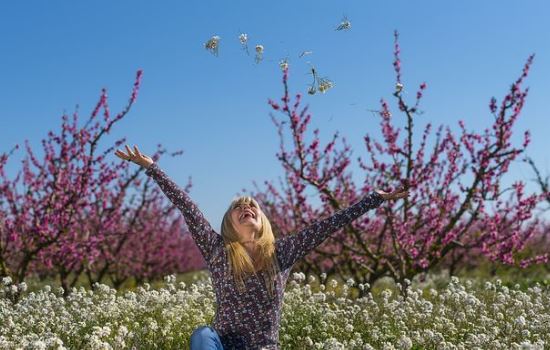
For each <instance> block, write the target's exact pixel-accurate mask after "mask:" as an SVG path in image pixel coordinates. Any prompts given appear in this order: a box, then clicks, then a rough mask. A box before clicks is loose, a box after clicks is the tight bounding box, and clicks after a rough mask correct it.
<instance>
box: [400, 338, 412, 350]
mask: <svg viewBox="0 0 550 350" xmlns="http://www.w3.org/2000/svg"><path fill="white" fill-rule="evenodd" d="M412 346H413V344H412V340H411V338H409V337H407V336H406V335H402V336H401V338H399V341H398V347H399V349H403V350H409V349H411V348H412Z"/></svg>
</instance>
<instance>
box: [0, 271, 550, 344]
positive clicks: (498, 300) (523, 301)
mask: <svg viewBox="0 0 550 350" xmlns="http://www.w3.org/2000/svg"><path fill="white" fill-rule="evenodd" d="M201 276H203V277H202V278H199V279H197V280H196V281H195V282H194V283H185V282H176V277H175V276H174V275H171V276H167V277H166V278H165V283H164V284H163V285H162V286H161V287H160V288H158V289H157V288H152V287H151V286H150V285H149V284H145V285H144V286H142V287H138V288H137V289H135V290H134V291H126V292H124V293H120V292H119V293H117V291H116V290H115V289H112V288H110V287H109V286H107V285H103V284H97V285H96V286H95V289H94V290H93V291H91V290H86V289H84V288H79V289H77V288H74V289H73V290H72V293H70V294H69V296H68V297H66V298H63V290H61V288H59V287H56V288H53V289H52V288H51V287H49V286H44V287H43V288H41V289H40V290H38V291H32V292H28V291H26V285H25V284H24V283H23V284H19V285H14V284H12V283H11V281H10V279H9V278H4V279H3V280H2V291H1V294H0V320H1V321H0V348H2V349H185V348H188V347H189V337H190V335H191V332H192V331H193V330H194V329H195V328H196V327H197V326H199V325H202V324H208V323H210V322H211V320H212V318H213V316H214V311H215V304H214V300H215V296H214V292H213V289H212V285H211V281H210V279H209V277H208V275H206V274H202V275H201ZM324 277H325V276H323V275H321V278H322V279H321V280H320V281H319V279H317V278H315V277H314V276H313V275H310V276H309V277H308V278H307V279H306V276H305V275H304V274H303V273H294V274H293V276H292V278H291V280H289V283H288V286H287V292H286V294H285V303H284V305H283V318H282V321H281V329H280V335H279V337H280V342H281V344H282V349H544V348H545V347H546V346H547V344H550V291H549V289H548V287H547V286H542V285H540V284H535V285H534V286H531V287H527V288H522V289H520V286H519V285H516V286H514V287H507V286H505V285H504V284H503V283H502V282H501V281H500V280H498V279H497V280H495V281H494V282H479V280H465V281H462V280H459V279H458V278H457V277H452V278H451V279H450V281H448V282H449V283H448V284H447V285H446V286H445V287H443V288H434V286H435V284H434V279H435V277H433V276H431V277H430V276H429V278H428V280H427V281H425V282H423V283H422V284H420V283H419V282H417V281H413V282H408V281H407V283H411V285H409V287H408V289H407V290H408V292H407V293H406V297H403V296H402V295H401V293H399V288H401V286H399V285H397V286H393V287H392V288H390V287H387V288H386V287H384V288H383V289H382V290H381V291H380V290H379V291H375V288H372V289H373V293H368V294H367V296H366V297H363V298H354V297H353V296H352V294H353V293H352V290H354V289H355V288H359V289H361V288H369V287H370V286H364V285H358V286H357V285H355V283H354V281H353V280H348V281H346V282H345V283H338V282H337V281H336V280H330V281H325V280H324V279H323V278H324ZM14 293H23V295H22V297H21V299H20V300H19V301H18V302H17V303H13V302H12V301H11V300H12V299H11V298H12V296H13V294H14Z"/></svg>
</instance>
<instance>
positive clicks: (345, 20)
mask: <svg viewBox="0 0 550 350" xmlns="http://www.w3.org/2000/svg"><path fill="white" fill-rule="evenodd" d="M350 28H351V22H350V21H349V20H348V18H347V17H346V16H344V18H342V22H340V24H339V25H338V27H336V30H348V29H350Z"/></svg>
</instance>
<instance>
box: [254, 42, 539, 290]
mask: <svg viewBox="0 0 550 350" xmlns="http://www.w3.org/2000/svg"><path fill="white" fill-rule="evenodd" d="M394 47H395V50H394V62H393V65H394V70H395V73H396V85H395V86H396V88H395V91H394V93H393V97H394V98H395V101H396V105H397V109H398V111H399V112H400V113H402V115H403V118H404V132H402V131H403V130H402V129H401V128H399V127H397V126H396V125H395V124H396V123H395V118H396V116H394V113H393V112H392V109H391V108H390V104H389V103H388V101H386V100H385V99H381V101H380V104H381V108H380V110H379V111H378V113H377V114H378V116H379V117H380V130H381V136H382V138H381V140H380V141H378V140H376V139H375V138H373V137H372V135H370V134H368V133H367V134H366V135H365V136H364V142H365V148H366V154H365V155H363V156H361V157H359V158H358V159H357V160H358V165H359V167H360V168H361V169H362V170H364V180H363V181H362V183H355V182H354V181H353V180H352V178H351V171H350V170H349V166H350V164H351V153H352V150H351V147H350V146H349V145H348V144H347V143H346V140H345V138H342V143H341V146H337V141H339V140H340V136H339V134H338V132H336V133H335V134H334V135H333V137H332V139H331V140H330V142H328V143H326V144H325V145H321V141H320V139H319V129H315V130H314V131H313V134H308V133H306V131H307V130H308V127H309V126H310V124H311V114H309V113H308V107H307V106H306V107H304V108H301V107H300V103H301V95H300V94H297V95H296V97H295V100H294V101H291V99H290V93H289V89H288V67H286V68H285V69H283V85H284V96H283V97H282V99H281V101H282V103H279V102H276V101H273V100H271V99H270V100H269V103H270V105H271V107H272V108H273V110H275V111H278V112H279V113H280V114H281V115H282V118H276V117H275V116H274V115H272V120H273V122H274V124H275V126H276V127H277V129H278V134H279V137H280V151H279V152H278V154H277V157H278V159H279V161H280V163H281V165H282V166H283V168H284V170H285V179H284V181H281V186H279V187H276V186H275V185H274V184H273V183H271V182H267V181H266V182H265V184H266V189H265V190H261V189H259V188H258V186H257V185H256V184H255V185H256V193H254V195H255V196H256V197H257V198H259V199H260V200H261V202H262V204H263V207H264V208H265V210H266V212H267V214H268V215H269V217H270V218H271V220H272V222H273V224H274V226H275V227H276V229H277V231H279V233H280V234H284V233H289V232H295V231H296V230H298V229H299V228H300V227H303V226H305V225H307V224H308V223H310V222H312V221H314V220H317V219H318V218H319V217H326V216H329V215H331V214H332V213H333V212H335V211H337V210H340V209H342V208H344V207H346V206H348V205H351V204H353V203H354V202H356V201H358V200H359V199H360V197H361V196H363V195H365V194H367V193H368V192H370V191H372V189H373V188H380V187H391V188H398V187H401V186H402V185H407V186H409V188H410V196H409V198H407V199H405V200H404V201H400V202H392V203H385V204H383V205H382V206H381V207H380V208H378V209H377V210H376V211H375V213H374V215H372V217H371V216H369V215H365V216H363V217H361V218H359V219H358V220H356V221H354V222H353V223H352V224H351V225H348V226H347V227H345V228H344V229H342V230H340V231H339V232H337V233H336V234H334V235H332V236H331V237H330V238H329V239H327V241H325V242H324V243H323V244H321V245H320V246H319V247H317V248H316V249H315V250H314V252H312V253H311V254H310V255H309V256H308V257H307V258H306V259H305V260H303V261H302V262H300V263H299V264H298V265H297V269H299V270H302V271H304V272H306V273H308V272H315V273H320V272H327V273H328V274H329V275H330V274H333V275H338V276H340V277H342V278H349V277H352V278H354V279H355V280H356V281H357V282H358V283H365V282H367V283H370V284H372V283H373V282H374V281H376V280H377V279H378V278H380V277H382V276H391V277H393V278H394V279H395V280H396V281H398V282H404V281H405V279H411V278H412V277H414V276H415V275H416V274H418V273H420V272H423V271H427V270H429V269H431V268H432V267H434V266H436V265H438V264H439V263H440V262H441V261H442V260H443V259H444V258H445V257H447V256H449V255H450V254H451V253H458V254H457V255H456V256H457V257H459V258H460V256H461V255H460V253H461V252H467V251H471V250H473V249H477V250H479V252H480V253H482V254H484V255H485V256H487V257H488V258H489V259H491V260H492V261H500V262H503V263H506V264H519V265H520V266H527V265H529V264H532V263H539V262H544V261H547V259H548V255H547V254H541V255H537V256H534V257H530V258H522V259H520V258H518V256H517V253H518V252H520V251H522V249H523V248H524V245H525V244H526V242H527V241H528V240H529V239H530V238H531V236H532V234H533V232H534V230H535V229H536V227H537V225H538V223H539V222H538V220H537V219H534V218H533V215H532V214H533V210H534V208H535V207H536V206H537V204H538V203H539V202H541V200H542V199H543V195H540V194H529V195H527V194H525V193H524V184H523V183H522V182H520V181H516V182H514V183H513V184H512V185H511V186H510V187H508V188H504V186H503V184H502V178H503V175H505V174H506V173H507V171H508V169H509V166H510V164H511V163H512V162H514V161H515V160H516V158H517V157H518V155H520V154H521V153H522V152H523V151H524V150H525V148H526V147H527V145H528V144H529V141H530V138H529V132H528V131H526V132H525V133H524V137H523V142H522V143H521V144H519V145H516V144H514V143H513V142H512V140H511V136H512V132H513V128H514V124H515V122H516V120H517V118H518V117H519V115H520V112H521V110H522V107H523V106H524V102H525V98H526V96H527V92H528V89H527V88H526V89H523V88H522V84H523V82H524V79H525V78H526V77H527V74H528V71H529V67H530V66H531V64H532V61H533V56H530V57H529V58H528V60H527V63H526V64H525V67H524V69H523V72H522V74H521V76H520V77H519V78H518V79H517V80H516V81H515V82H514V83H513V84H512V86H511V88H510V91H509V92H508V94H506V96H505V97H504V98H503V99H502V101H501V102H500V104H499V103H498V102H497V100H496V98H492V99H491V101H490V103H489V112H490V115H492V117H493V123H492V125H491V126H490V127H488V128H486V129H485V130H483V131H482V132H476V131H473V130H469V129H468V128H467V126H466V124H465V123H464V122H463V121H459V122H458V126H459V130H460V132H458V133H456V132H453V131H452V130H451V128H450V127H443V126H440V127H438V128H437V131H436V132H435V139H433V140H432V139H431V137H432V125H431V123H427V124H426V125H424V126H423V128H422V129H421V130H420V131H418V127H417V126H416V123H417V116H418V115H419V114H420V112H419V105H420V102H421V100H422V96H423V94H424V93H425V91H426V88H427V85H426V83H422V84H420V86H419V88H418V90H417V93H416V99H415V101H414V103H410V102H409V101H406V100H405V98H404V96H403V94H402V91H403V86H404V85H403V83H402V79H401V60H400V47H399V41H398V33H397V32H395V46H394ZM418 132H419V133H420V137H417V133H418ZM286 137H288V140H290V141H287V139H286ZM365 158H367V159H368V161H366V160H365ZM390 190H391V189H390ZM306 193H308V194H309V193H313V194H314V195H315V196H317V198H318V199H319V201H320V202H321V203H322V205H321V207H319V208H316V207H315V206H314V205H313V204H312V201H310V200H308V198H307V197H306Z"/></svg>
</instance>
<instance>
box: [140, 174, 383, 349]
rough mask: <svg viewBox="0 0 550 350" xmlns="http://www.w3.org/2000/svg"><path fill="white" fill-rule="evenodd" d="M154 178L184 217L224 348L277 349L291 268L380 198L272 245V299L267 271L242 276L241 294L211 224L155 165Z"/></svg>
mask: <svg viewBox="0 0 550 350" xmlns="http://www.w3.org/2000/svg"><path fill="white" fill-rule="evenodd" d="M145 174H146V175H147V176H150V177H151V178H152V179H154V180H155V181H156V182H157V184H158V185H159V187H160V188H161V190H162V191H163V192H164V194H165V195H166V196H167V197H168V199H169V200H170V201H171V202H172V203H173V204H174V205H176V207H177V208H178V209H179V210H180V211H181V213H182V214H183V216H184V218H185V221H186V223H187V226H188V228H189V231H190V233H191V235H192V237H193V239H194V241H195V243H196V244H197V246H198V248H199V250H200V252H201V254H202V256H203V257H204V259H205V261H206V263H207V266H208V269H209V271H210V274H211V279H212V283H213V288H214V291H215V294H216V312H215V317H214V321H213V323H212V325H211V327H212V328H214V330H216V332H217V333H218V335H219V336H220V339H221V342H222V345H223V348H224V349H226V350H229V349H258V350H259V349H279V347H280V343H279V324H280V319H281V309H282V302H283V294H284V289H285V286H286V282H287V279H288V277H289V274H290V271H291V269H292V266H293V265H294V264H295V263H296V262H297V261H298V260H300V259H301V258H303V257H304V256H306V255H307V254H308V253H309V252H311V251H312V250H313V249H314V248H315V247H317V246H318V245H320V244H321V243H322V242H323V241H325V240H326V239H327V238H328V237H329V236H330V234H331V233H333V232H335V231H337V230H338V229H340V228H342V227H344V226H345V225H347V224H349V223H351V222H352V221H353V220H355V219H356V218H358V217H359V216H361V215H363V214H364V213H365V212H366V211H368V210H369V209H373V208H376V207H378V206H379V205H380V204H382V202H383V201H384V199H383V198H382V196H380V194H378V193H376V192H372V193H370V194H369V195H367V196H365V197H364V198H363V199H362V200H360V201H359V202H357V203H355V204H354V205H351V206H349V207H348V208H345V209H343V210H340V211H338V212H336V213H335V214H334V215H332V216H330V217H329V218H326V219H323V220H319V221H317V222H314V223H313V224H311V225H310V226H308V227H306V228H305V229H303V230H301V231H299V232H297V233H295V234H288V235H285V236H283V237H282V238H279V239H277V240H276V241H275V253H276V257H277V259H278V263H279V266H280V272H279V273H278V274H277V276H276V283H275V290H274V292H275V293H274V297H273V298H271V297H270V296H269V294H268V292H267V289H266V285H265V282H264V277H266V276H263V275H262V274H264V273H265V274H267V272H266V271H263V270H262V271H259V272H258V273H257V275H253V274H251V275H249V276H247V277H245V278H244V283H245V288H246V291H245V292H244V293H242V294H241V293H239V291H238V289H237V286H236V285H235V282H234V280H233V277H232V276H231V274H230V271H229V261H228V256H227V253H226V250H225V247H224V243H223V239H222V237H221V235H220V234H218V233H217V232H216V231H214V229H213V228H212V227H211V226H210V224H209V223H208V221H207V220H206V218H205V217H204V216H203V214H202V213H201V212H200V210H199V209H198V207H197V205H196V204H195V203H194V202H193V201H192V200H191V199H190V198H189V196H188V195H187V193H185V192H184V191H183V190H182V189H181V188H180V187H179V186H178V185H177V184H176V183H174V182H173V181H172V180H171V179H170V178H169V177H168V176H167V175H166V173H164V171H163V170H162V169H160V167H159V166H158V164H156V163H153V164H152V165H151V166H150V167H149V168H148V169H147V170H146V172H145Z"/></svg>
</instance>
